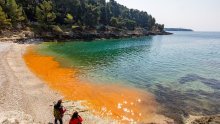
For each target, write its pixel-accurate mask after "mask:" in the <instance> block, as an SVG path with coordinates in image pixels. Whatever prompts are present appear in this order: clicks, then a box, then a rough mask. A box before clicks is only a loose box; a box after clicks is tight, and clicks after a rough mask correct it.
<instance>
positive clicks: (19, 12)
mask: <svg viewBox="0 0 220 124" xmlns="http://www.w3.org/2000/svg"><path fill="white" fill-rule="evenodd" d="M6 9H7V14H8V16H9V18H10V19H11V21H12V23H13V24H15V23H18V22H22V21H24V20H25V16H24V13H23V9H22V7H21V6H18V5H17V3H16V1H15V0H6Z"/></svg>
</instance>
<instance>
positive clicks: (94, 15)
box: [83, 5, 100, 27]
mask: <svg viewBox="0 0 220 124" xmlns="http://www.w3.org/2000/svg"><path fill="white" fill-rule="evenodd" d="M99 18H100V11H99V8H98V7H96V6H93V5H86V9H85V13H84V16H83V22H84V24H85V25H86V26H89V27H95V26H97V25H98V22H99Z"/></svg>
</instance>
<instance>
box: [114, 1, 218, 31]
mask: <svg viewBox="0 0 220 124" xmlns="http://www.w3.org/2000/svg"><path fill="white" fill-rule="evenodd" d="M116 1H117V2H118V3H120V4H122V5H125V6H127V7H128V8H133V9H139V10H143V11H147V12H148V13H149V14H151V15H152V16H153V17H155V19H156V21H157V22H158V23H160V24H164V25H165V27H168V28H190V29H193V30H195V31H220V0H116Z"/></svg>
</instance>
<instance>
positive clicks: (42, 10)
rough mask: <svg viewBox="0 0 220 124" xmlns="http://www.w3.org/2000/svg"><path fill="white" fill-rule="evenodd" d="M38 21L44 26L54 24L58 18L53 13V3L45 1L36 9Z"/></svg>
mask: <svg viewBox="0 0 220 124" xmlns="http://www.w3.org/2000/svg"><path fill="white" fill-rule="evenodd" d="M36 18H37V21H39V22H40V23H44V24H52V23H53V22H54V20H55V18H56V14H55V13H54V12H53V3H52V1H43V2H42V3H41V4H40V5H39V6H37V7H36Z"/></svg>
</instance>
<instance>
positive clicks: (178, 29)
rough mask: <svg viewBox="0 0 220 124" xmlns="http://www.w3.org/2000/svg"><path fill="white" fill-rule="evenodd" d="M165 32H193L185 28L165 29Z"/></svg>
mask: <svg viewBox="0 0 220 124" xmlns="http://www.w3.org/2000/svg"><path fill="white" fill-rule="evenodd" d="M164 30H165V31H193V30H192V29H186V28H165V29H164Z"/></svg>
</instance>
